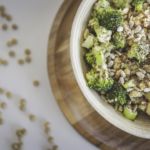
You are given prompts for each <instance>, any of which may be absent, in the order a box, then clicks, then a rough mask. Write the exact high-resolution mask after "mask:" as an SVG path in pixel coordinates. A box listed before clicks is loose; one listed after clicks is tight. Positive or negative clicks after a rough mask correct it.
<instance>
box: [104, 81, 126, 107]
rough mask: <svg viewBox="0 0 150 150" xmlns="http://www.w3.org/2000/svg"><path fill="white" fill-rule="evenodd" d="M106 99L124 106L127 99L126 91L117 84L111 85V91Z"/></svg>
mask: <svg viewBox="0 0 150 150" xmlns="http://www.w3.org/2000/svg"><path fill="white" fill-rule="evenodd" d="M107 97H108V98H110V99H114V100H115V101H116V102H117V103H118V104H120V105H124V104H126V103H127V98H128V97H127V92H126V90H125V89H124V88H123V87H122V86H121V85H120V84H118V83H115V84H114V85H113V87H112V89H111V90H110V91H109V92H108V93H107Z"/></svg>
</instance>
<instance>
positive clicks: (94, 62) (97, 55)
mask: <svg viewBox="0 0 150 150" xmlns="http://www.w3.org/2000/svg"><path fill="white" fill-rule="evenodd" d="M85 58H86V61H87V63H88V64H89V65H91V66H93V67H94V66H101V65H102V64H103V61H104V54H103V52H102V51H90V52H88V53H86V55H85Z"/></svg>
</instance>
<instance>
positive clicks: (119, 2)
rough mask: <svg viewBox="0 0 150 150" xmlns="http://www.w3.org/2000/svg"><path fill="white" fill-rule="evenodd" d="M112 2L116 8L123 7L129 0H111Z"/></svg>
mask: <svg viewBox="0 0 150 150" xmlns="http://www.w3.org/2000/svg"><path fill="white" fill-rule="evenodd" d="M112 2H113V4H114V5H115V7H117V8H125V7H127V6H128V4H129V0H112Z"/></svg>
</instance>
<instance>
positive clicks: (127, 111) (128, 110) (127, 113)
mask: <svg viewBox="0 0 150 150" xmlns="http://www.w3.org/2000/svg"><path fill="white" fill-rule="evenodd" d="M123 115H124V116H125V117H126V118H127V119H129V120H132V121H134V120H135V119H136V117H137V115H138V113H137V111H133V110H132V109H131V108H130V107H128V106H125V107H124V111H123Z"/></svg>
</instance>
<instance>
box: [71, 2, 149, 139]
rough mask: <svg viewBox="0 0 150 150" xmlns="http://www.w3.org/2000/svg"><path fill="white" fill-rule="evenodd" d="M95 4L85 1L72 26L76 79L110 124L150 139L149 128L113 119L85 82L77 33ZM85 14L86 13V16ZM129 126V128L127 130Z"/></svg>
mask: <svg viewBox="0 0 150 150" xmlns="http://www.w3.org/2000/svg"><path fill="white" fill-rule="evenodd" d="M94 2H96V0H83V1H82V2H81V4H80V6H79V8H78V10H77V13H76V15H75V18H74V21H73V24H72V29H71V37H70V58H71V65H72V68H73V72H74V75H75V79H76V81H77V83H78V86H79V88H80V90H81V91H82V93H83V95H84V96H85V98H86V100H87V101H88V102H89V104H90V105H91V106H92V107H93V108H94V109H95V110H96V111H97V112H98V113H99V114H100V115H101V116H102V117H103V118H104V119H105V120H107V121H108V122H109V123H110V124H112V125H114V126H115V127H117V128H119V129H121V130H123V131H125V132H127V133H129V134H131V135H134V136H137V137H141V138H146V139H150V128H148V127H147V128H145V129H143V128H142V127H140V126H139V125H135V123H133V122H132V121H130V120H127V119H125V118H124V117H123V116H121V117H120V119H116V118H113V117H111V113H110V111H111V110H107V109H108V108H106V106H104V105H103V104H102V103H100V102H99V101H98V99H97V97H96V96H94V94H92V91H93V90H91V89H89V88H88V87H87V84H86V82H85V78H84V75H83V71H82V69H81V68H82V67H81V59H80V55H81V54H80V52H79V51H80V50H77V49H81V47H80V44H79V42H80V41H81V35H80V36H79V35H78V34H77V33H78V32H79V30H80V28H83V25H81V22H82V18H84V17H85V16H86V15H87V13H88V12H87V6H88V7H89V6H90V7H92V6H93V4H94ZM84 12H86V13H85V14H84ZM81 26H82V27H81ZM80 32H81V30H80ZM80 34H81V33H80ZM77 45H78V46H77ZM99 99H100V98H99ZM105 103H106V102H105ZM110 109H111V108H110ZM113 109H114V108H113ZM116 116H117V112H116ZM118 116H119V115H118ZM121 120H123V121H124V123H122V122H121ZM128 126H129V128H127V127H128ZM135 128H136V129H137V130H138V132H137V130H136V131H135Z"/></svg>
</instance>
